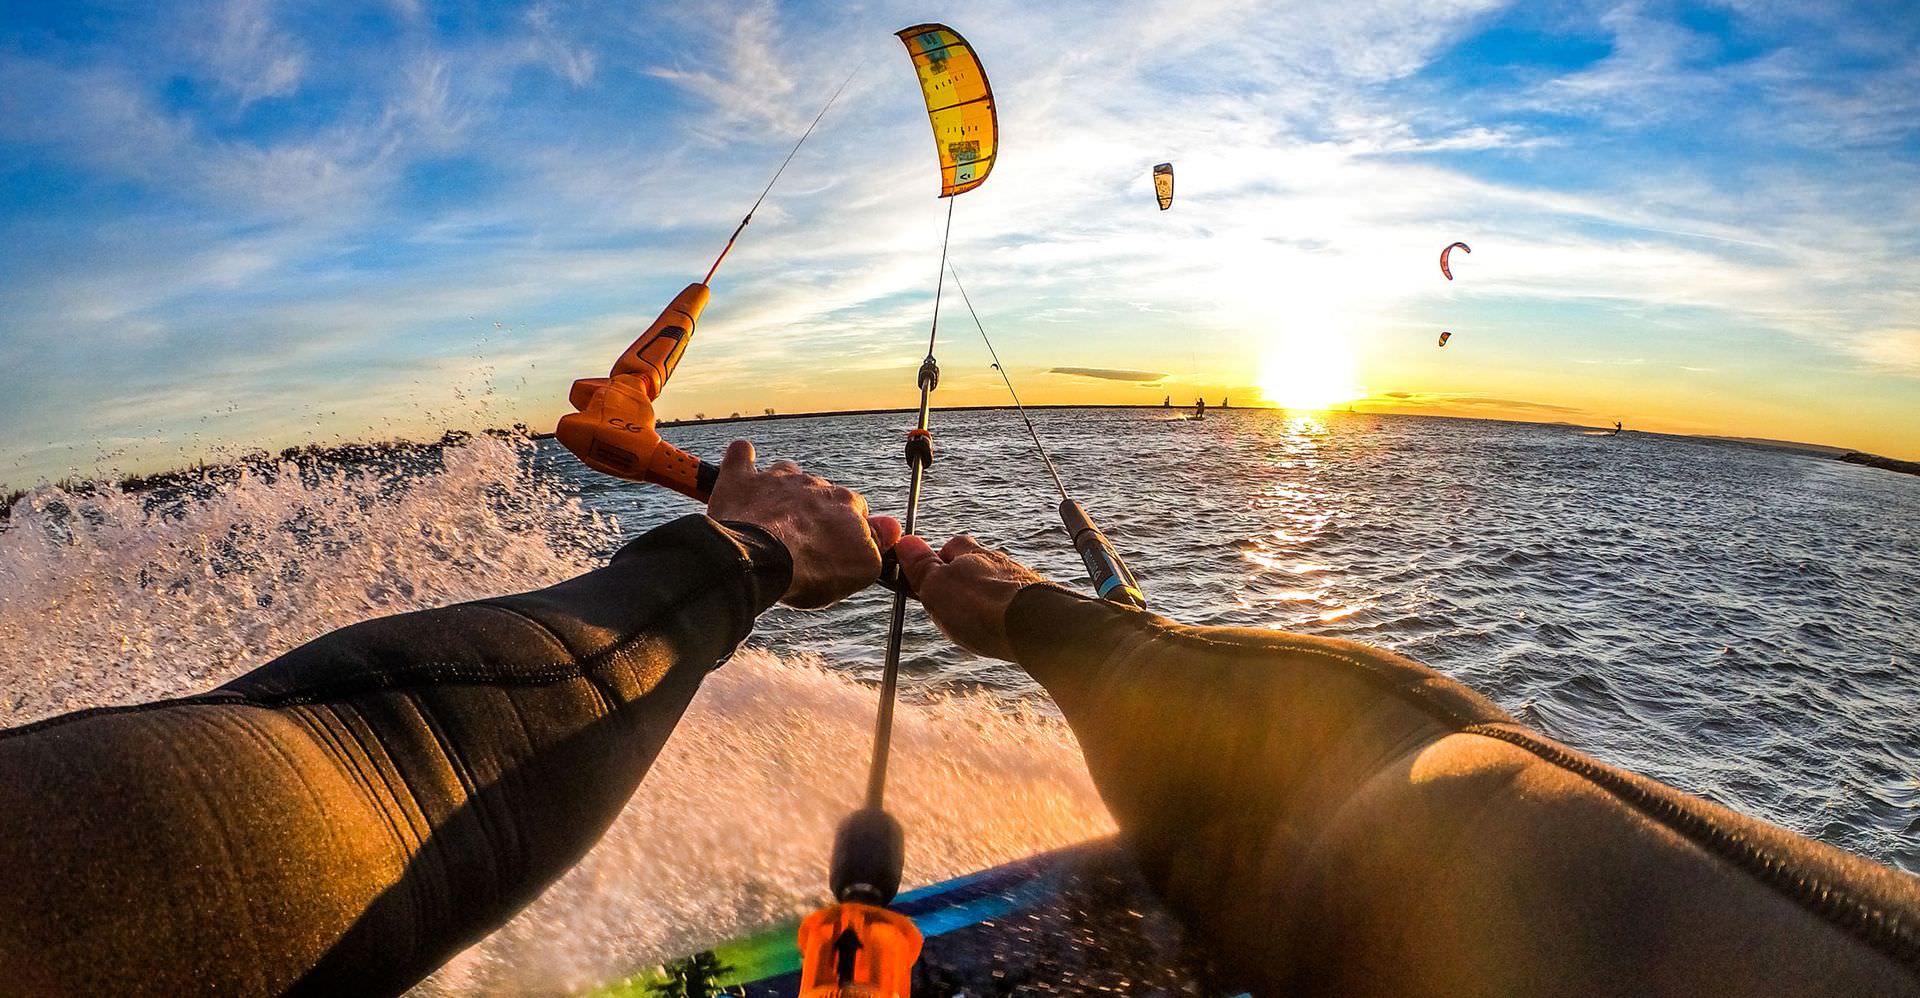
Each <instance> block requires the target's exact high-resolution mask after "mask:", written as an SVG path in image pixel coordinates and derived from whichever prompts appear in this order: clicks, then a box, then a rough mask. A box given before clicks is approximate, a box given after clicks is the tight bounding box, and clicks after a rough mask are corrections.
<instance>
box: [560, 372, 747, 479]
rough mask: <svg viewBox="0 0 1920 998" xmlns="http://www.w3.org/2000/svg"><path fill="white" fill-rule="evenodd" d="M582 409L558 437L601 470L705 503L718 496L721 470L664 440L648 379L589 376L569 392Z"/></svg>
mask: <svg viewBox="0 0 1920 998" xmlns="http://www.w3.org/2000/svg"><path fill="white" fill-rule="evenodd" d="M569 397H570V398H571V399H572V401H573V404H574V405H575V406H576V407H578V408H579V409H580V411H579V412H574V413H568V414H567V415H565V416H562V417H561V418H560V425H559V426H558V427H556V428H555V429H554V436H556V437H558V438H559V439H560V443H561V444H563V445H565V446H566V448H567V449H568V450H570V451H572V452H573V453H574V454H575V456H577V457H579V458H580V460H582V461H584V462H586V464H587V466H588V467H590V468H592V469H594V470H595V471H601V472H605V473H606V474H609V475H612V476H614V477H616V478H624V479H627V480H628V481H633V482H657V483H659V484H661V485H665V486H666V487H668V488H670V489H673V490H674V491H676V492H679V493H680V494H682V495H685V496H688V497H689V498H692V499H697V500H699V501H700V502H706V501H707V500H708V499H710V498H712V496H713V485H714V482H715V481H716V480H718V478H719V474H720V473H719V469H717V468H715V467H713V466H712V465H710V464H707V463H706V462H704V461H701V460H700V459H699V458H696V457H694V456H693V455H691V454H688V453H687V452H686V451H683V450H681V449H680V448H678V447H675V446H674V445H672V444H670V443H667V442H666V441H665V440H662V439H660V431H659V430H658V429H656V428H655V426H654V417H653V401H652V399H651V398H650V397H649V396H648V395H647V393H646V384H645V381H644V379H642V378H640V377H638V376H635V375H631V374H616V375H614V376H613V377H611V378H586V379H583V380H581V381H576V382H574V385H573V391H572V392H571V393H569Z"/></svg>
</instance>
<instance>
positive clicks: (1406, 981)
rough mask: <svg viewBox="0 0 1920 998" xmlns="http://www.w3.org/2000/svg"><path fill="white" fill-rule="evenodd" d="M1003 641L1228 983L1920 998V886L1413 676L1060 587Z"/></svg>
mask: <svg viewBox="0 0 1920 998" xmlns="http://www.w3.org/2000/svg"><path fill="white" fill-rule="evenodd" d="M1007 624H1008V629H1009V632H1010V634H1011V637H1012V640H1013V646H1014V649H1015V651H1016V653H1017V657H1018V660H1019V663H1020V665H1022V666H1023V667H1024V668H1025V669H1026V670H1027V671H1028V672H1029V673H1030V674H1031V675H1032V676H1033V677H1034V679H1036V680H1037V681H1039V682H1040V683H1041V684H1042V685H1043V686H1045V687H1046V689H1047V691H1048V692H1049V693H1050V694H1051V695H1052V696H1053V698H1054V700H1055V701H1056V702H1057V703H1058V704H1059V706H1060V709H1061V711H1062V712H1063V713H1064V714H1065V716H1066V718H1067V721H1068V722H1069V723H1070V724H1071V725H1072V727H1073V730H1074V733H1075V735H1076V736H1077V737H1078V738H1079V740H1080V745H1081V748H1082V750H1083V751H1084V753H1085V755H1086V759H1087V765H1088V767H1089V769H1090V770H1091V772H1092V774H1093V778H1094V781H1095V783H1096V784H1098V786H1099V788H1100V793H1101V795H1102V797H1103V798H1104V800H1105V801H1106V803H1107V805H1108V807H1109V809H1110V810H1111V811H1112V813H1113V816H1114V818H1115V820H1116V821H1117V822H1118V823H1119V825H1120V829H1121V834H1122V836H1123V839H1124V840H1125V841H1126V842H1127V843H1128V844H1129V846H1130V848H1131V849H1132V851H1133V852H1134V854H1135V856H1136V857H1137V859H1138V860H1139V862H1140V864H1141V866H1142V868H1143V872H1144V873H1145V874H1146V876H1147V879H1148V881H1149V882H1150V883H1151V884H1152V885H1153V886H1154V887H1155V889H1156V890H1157V891H1158V892H1159V893H1160V894H1161V895H1162V897H1163V898H1164V899H1165V900H1166V901H1167V902H1168V903H1169V904H1170V905H1171V906H1172V907H1173V908H1174V910H1175V911H1176V912H1177V913H1178V914H1179V915H1180V916H1181V917H1182V920H1183V922H1184V924H1186V925H1187V926H1188V928H1189V929H1190V931H1191V933H1192V936H1193V940H1192V941H1193V942H1194V943H1196V944H1197V945H1199V946H1200V947H1202V949H1203V950H1204V951H1205V952H1206V953H1207V954H1208V955H1209V956H1210V957H1211V958H1212V959H1213V961H1214V962H1215V963H1216V964H1217V965H1218V967H1219V968H1220V969H1221V971H1222V972H1223V975H1224V977H1225V978H1227V979H1226V980H1225V981H1223V982H1222V983H1225V984H1231V985H1232V986H1234V987H1237V988H1244V989H1249V990H1251V991H1253V993H1255V994H1256V995H1321V994H1325V995H1347V996H1355V995H1381V996H1385V995H1604V994H1633V995H1708V994H1712V995H1916V994H1920V878H1915V877H1913V876H1910V875H1908V874H1904V873H1901V872H1898V871H1895V870H1892V869H1889V868H1887V867H1883V866H1879V865H1876V864H1874V863H1870V862H1868V861H1866V860H1863V859H1860V858H1858V857H1855V856H1852V855H1849V854H1847V853H1844V852H1841V851H1840V850H1837V849H1833V848H1831V847H1828V846H1825V845H1822V844H1819V843H1815V842H1812V841H1810V840H1808V839H1805V838H1802V837H1800V836H1796V835H1794V834H1792V833H1790V832H1787V831H1785V830H1783V829H1780V828H1777V827H1775V826H1772V825H1768V824H1766V823H1764V822H1760V821H1755V820H1753V819H1751V818H1747V817H1744V816H1742V815H1739V814H1737V813H1734V812H1733V811H1730V810H1728V809H1726V808H1723V807H1719V806H1717V805H1714V804H1711V803H1708V802H1706V801H1703V800H1700V799H1697V798H1694V797H1690V796H1687V795H1685V794H1682V793H1680V792H1678V791H1676V790H1674V789H1672V788H1670V787H1667V786H1664V785H1662V784H1660V783H1658V782H1655V781H1653V780H1649V779H1646V778H1644V777H1640V776H1636V775H1634V774H1632V773H1628V772H1626V771H1624V770H1620V769H1617V768H1614V767H1611V766H1607V765H1604V764H1602V763H1599V762H1597V761H1595V760H1593V759H1592V758H1590V757H1588V756H1586V755H1583V754H1581V753H1579V752H1576V751H1574V750H1572V749H1569V748H1567V747H1566V746H1564V745H1560V744H1558V743H1556V742H1554V741H1552V740H1550V739H1548V738H1545V737H1543V736H1541V735H1539V734H1536V733H1534V732H1532V731H1530V730H1528V729H1527V728H1525V727H1523V726H1521V725H1519V724H1517V723H1515V722H1514V720H1513V719H1512V718H1510V717H1508V716H1507V715H1506V714H1504V713H1502V712H1501V711H1500V710H1499V709H1498V708H1497V707H1495V706H1494V705H1493V704H1492V703H1490V702H1489V701H1487V700H1486V699H1485V698H1483V697H1481V696H1479V695H1478V694H1476V693H1474V692H1473V691H1471V690H1469V689H1467V688H1466V687H1465V686H1462V685H1460V684H1459V683H1456V682H1453V681H1451V680H1449V679H1447V678H1445V677H1443V676H1441V675H1439V674H1438V673H1435V672H1433V671H1432V670H1429V669H1427V668H1424V667H1422V666H1420V665H1418V664H1415V663H1414V662H1411V661H1409V660H1407V659H1404V658H1401V657H1399V656H1397V655H1393V654H1390V653H1386V652H1383V651H1380V650H1378V649H1373V648H1369V647H1367V646H1364V645H1360V644H1355V643H1352V642H1345V641H1335V640H1328V639H1320V638H1313V637H1307V636H1303V635H1295V634H1284V633H1279V632H1273V631H1258V630H1237V629H1228V628H1194V627H1183V626H1180V625H1178V624H1174V623H1173V622H1171V621H1167V620H1165V619H1162V618H1159V617H1155V616H1153V615H1151V614H1146V613H1141V612H1138V611H1134V610H1130V609H1125V608H1121V607H1117V606H1114V605H1112V604H1109V603H1102V602H1099V601H1095V600H1090V599H1087V598H1085V597H1082V596H1078V595H1076V594H1073V593H1070V592H1068V591H1066V590H1063V589H1060V588H1058V587H1055V586H1051V585H1037V586H1032V587H1029V588H1027V589H1025V590H1023V591H1022V592H1021V593H1020V594H1019V596H1018V597H1016V599H1015V600H1014V602H1013V604H1012V606H1011V608H1010V610H1009V611H1008V618H1007Z"/></svg>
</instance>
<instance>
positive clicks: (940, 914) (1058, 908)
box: [590, 839, 1222, 998]
mask: <svg viewBox="0 0 1920 998" xmlns="http://www.w3.org/2000/svg"><path fill="white" fill-rule="evenodd" d="M893 907H894V909H895V910H896V911H899V912H901V913H903V914H905V915H907V916H908V917H910V918H912V919H913V921H914V924H915V925H917V926H919V928H920V932H921V934H922V935H923V936H925V937H926V945H925V947H924V948H923V949H922V951H921V957H920V962H919V964H918V965H917V966H916V967H915V969H914V982H913V993H914V996H915V998H958V996H961V995H966V996H970V998H974V996H978V998H986V996H994V995H1012V994H1016V993H1028V992H1031V993H1036V994H1039V993H1044V994H1047V995H1096V994H1097V995H1103V996H1111V995H1114V994H1135V995H1166V996H1173V995H1191V996H1195V998H1202V996H1212V995H1217V994H1221V993H1222V992H1221V991H1219V990H1217V989H1214V988H1212V987H1210V986H1209V985H1208V984H1207V983H1206V982H1205V974H1204V968H1203V966H1202V963H1201V961H1199V960H1198V959H1197V958H1196V957H1195V956H1194V955H1193V954H1192V952H1191V951H1190V950H1189V949H1188V947H1187V946H1186V944H1185V941H1184V939H1183V938H1182V934H1181V931H1180V928H1179V925H1178V923H1176V922H1175V921H1174V919H1173V917H1172V916H1171V915H1169V914H1167V913H1166V912H1165V911H1164V910H1163V909H1162V908H1161V907H1160V905H1159V903H1158V902H1157V901H1156V900H1155V899H1154V898H1153V896H1152V895H1151V894H1150V893H1149V892H1148V890H1147V887H1146V885H1145V883H1143V882H1142V881H1141V879H1140V875H1139V873H1138V871H1137V870H1135V868H1134V866H1133V863H1132V860H1130V859H1129V858H1128V857H1127V855H1126V854H1125V853H1124V852H1123V851H1122V850H1121V849H1120V848H1119V846H1118V845H1116V844H1115V843H1114V841H1113V840H1111V839H1100V840H1096V841H1093V842H1088V843H1083V844H1081V845H1077V846H1070V847H1068V848H1065V849H1060V850H1056V851H1053V852H1047V853H1041V854H1039V855H1036V856H1030V857H1027V858H1025V859H1020V860H1015V861H1014V862H1012V863H1007V864H1005V865H1003V866H996V867H993V868H992V869H989V870H982V871H980V872H978V873H971V874H967V875H966V876H962V877H956V878H954V879H952V880H948V881H945V882H943V883H938V884H933V885H931V886H928V887H922V888H920V889H918V890H913V891H908V892H907V893H904V894H902V895H900V897H899V898H898V899H896V900H895V902H894V904H893ZM799 924H800V922H799V920H798V919H793V920H791V921H787V922H782V923H780V924H778V925H774V926H771V927H768V928H766V929H763V930H760V931H756V932H754V933H753V934H751V935H748V936H742V937H740V938H738V939H734V940H729V941H728V942H725V943H721V944H720V945H718V946H715V947H714V948H713V949H711V950H709V951H707V953H708V954H711V957H712V958H713V960H714V961H717V962H718V963H720V964H723V965H725V966H727V967H730V968H732V969H731V970H730V971H728V972H725V973H722V974H719V975H718V976H717V977H716V978H715V982H714V983H715V984H716V985H718V986H720V987H722V988H723V990H722V991H719V992H717V993H724V994H728V995H739V996H744V998H797V995H798V989H799V976H800V954H799V951H798V950H797V949H796V948H795V945H794V936H795V933H796V931H797V930H798V928H799ZM666 980H667V978H666V976H665V975H664V973H663V972H662V970H661V968H650V969H648V970H645V971H642V972H640V973H637V974H635V975H633V976H632V977H629V978H627V979H626V980H623V981H620V982H618V983H615V984H613V985H610V986H608V987H606V988H603V989H600V990H598V991H594V992H590V994H591V995H593V996H594V998H642V996H655V998H657V996H660V995H662V993H663V992H662V991H661V990H659V986H660V985H662V984H664V983H665V981H666Z"/></svg>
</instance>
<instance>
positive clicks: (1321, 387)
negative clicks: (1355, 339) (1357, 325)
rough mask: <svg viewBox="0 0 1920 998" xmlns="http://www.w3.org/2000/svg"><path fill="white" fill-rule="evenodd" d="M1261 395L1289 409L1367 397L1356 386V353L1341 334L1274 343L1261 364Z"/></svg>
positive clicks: (1339, 402)
mask: <svg viewBox="0 0 1920 998" xmlns="http://www.w3.org/2000/svg"><path fill="white" fill-rule="evenodd" d="M1260 392H1261V394H1263V395H1265V396H1266V397H1267V401H1269V402H1272V403H1273V404H1275V405H1278V406H1282V407H1284V408H1288V409H1326V408H1329V407H1332V406H1336V405H1340V404H1341V403H1343V402H1351V401H1353V400H1354V399H1357V398H1360V397H1361V396H1363V395H1365V394H1366V391H1365V389H1362V388H1360V387H1359V386H1358V385H1356V384H1355V383H1354V364H1353V352H1352V350H1351V349H1350V348H1349V347H1348V345H1347V340H1346V337H1344V336H1341V335H1338V334H1329V335H1324V336H1301V335H1289V336H1285V337H1282V338H1281V339H1279V340H1277V341H1276V342H1274V343H1273V344H1272V345H1271V346H1270V347H1268V350H1267V357H1266V360H1265V361H1264V362H1263V363H1262V365H1261V369H1260Z"/></svg>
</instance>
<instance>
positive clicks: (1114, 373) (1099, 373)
mask: <svg viewBox="0 0 1920 998" xmlns="http://www.w3.org/2000/svg"><path fill="white" fill-rule="evenodd" d="M1047 373H1048V374H1066V375H1071V376H1073V377H1076V378H1098V379H1100V380H1102V381H1160V380H1163V379H1165V378H1166V374H1164V373H1161V372H1156V371H1128V370H1124V369H1121V368H1112V367H1053V368H1048V369H1047Z"/></svg>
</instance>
